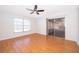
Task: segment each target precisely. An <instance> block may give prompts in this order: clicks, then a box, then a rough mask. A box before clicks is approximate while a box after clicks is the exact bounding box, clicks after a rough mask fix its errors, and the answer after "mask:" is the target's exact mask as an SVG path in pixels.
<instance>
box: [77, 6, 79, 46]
mask: <svg viewBox="0 0 79 59" xmlns="http://www.w3.org/2000/svg"><path fill="white" fill-rule="evenodd" d="M77 44H78V45H79V6H78V9H77Z"/></svg>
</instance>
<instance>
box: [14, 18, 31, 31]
mask: <svg viewBox="0 0 79 59" xmlns="http://www.w3.org/2000/svg"><path fill="white" fill-rule="evenodd" d="M30 29H31V22H30V21H29V20H24V19H19V18H16V19H14V32H23V31H29V30H30Z"/></svg>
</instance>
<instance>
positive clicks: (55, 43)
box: [0, 34, 79, 53]
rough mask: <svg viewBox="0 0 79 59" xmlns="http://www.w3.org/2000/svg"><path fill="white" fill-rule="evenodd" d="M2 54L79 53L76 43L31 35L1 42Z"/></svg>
mask: <svg viewBox="0 0 79 59" xmlns="http://www.w3.org/2000/svg"><path fill="white" fill-rule="evenodd" d="M0 52H1V53H26V52H28V53H53V52H56V53H57V52H58V53H64V52H65V53H66V52H69V53H71V52H79V47H78V46H77V45H76V43H75V42H72V41H68V40H65V39H63V38H59V37H53V36H45V35H41V34H31V35H26V36H22V37H17V38H12V39H7V40H3V41H0Z"/></svg>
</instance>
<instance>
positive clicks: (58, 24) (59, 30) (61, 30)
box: [54, 18, 65, 38]
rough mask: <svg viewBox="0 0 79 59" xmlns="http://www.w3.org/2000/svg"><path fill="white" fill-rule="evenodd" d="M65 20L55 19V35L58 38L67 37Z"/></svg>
mask: <svg viewBox="0 0 79 59" xmlns="http://www.w3.org/2000/svg"><path fill="white" fill-rule="evenodd" d="M64 24H65V23H64V18H56V19H54V35H55V36H58V37H63V38H64V37H65V25H64Z"/></svg>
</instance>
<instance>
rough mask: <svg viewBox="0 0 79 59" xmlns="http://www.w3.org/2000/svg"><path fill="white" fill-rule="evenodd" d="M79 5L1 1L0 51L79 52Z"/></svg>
mask: <svg viewBox="0 0 79 59" xmlns="http://www.w3.org/2000/svg"><path fill="white" fill-rule="evenodd" d="M78 15H79V6H78V5H0V53H79V32H78V30H79V28H78V25H79V23H78V22H79V20H78V19H79V16H78Z"/></svg>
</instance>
